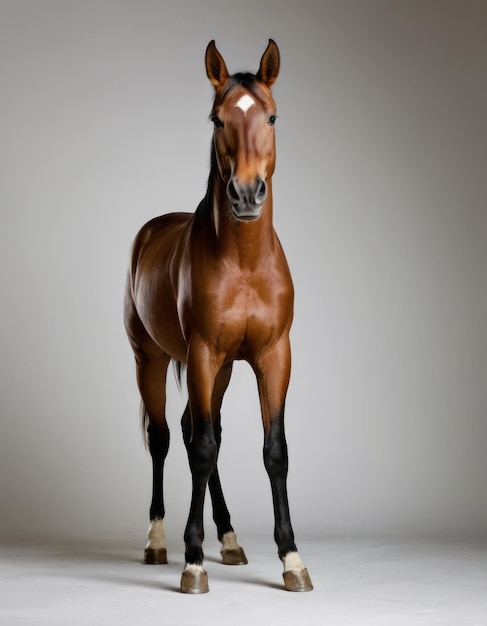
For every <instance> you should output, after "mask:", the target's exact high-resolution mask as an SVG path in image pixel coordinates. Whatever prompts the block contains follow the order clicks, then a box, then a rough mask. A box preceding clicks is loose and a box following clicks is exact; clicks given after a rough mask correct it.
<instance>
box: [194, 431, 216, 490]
mask: <svg viewBox="0 0 487 626" xmlns="http://www.w3.org/2000/svg"><path fill="white" fill-rule="evenodd" d="M217 455H218V444H217V441H216V437H215V433H214V431H213V427H212V426H211V424H208V425H205V426H204V428H202V429H201V430H200V432H197V433H194V432H193V435H192V438H191V441H190V442H189V444H188V457H189V462H190V465H191V470H192V472H193V473H194V474H197V475H200V476H201V477H202V478H204V479H205V480H208V479H209V477H210V474H211V472H212V470H213V467H214V466H215V463H216V459H217Z"/></svg>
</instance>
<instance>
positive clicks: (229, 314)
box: [208, 283, 286, 358]
mask: <svg viewBox="0 0 487 626" xmlns="http://www.w3.org/2000/svg"><path fill="white" fill-rule="evenodd" d="M208 304H209V306H211V305H213V307H214V312H215V313H216V315H215V317H214V320H215V322H216V323H214V324H211V328H210V329H209V330H210V333H209V339H210V341H211V342H212V343H213V344H214V346H215V348H216V350H217V352H221V353H226V354H228V355H229V356H231V357H232V358H245V357H246V355H247V353H249V352H252V351H253V350H254V346H257V345H258V346H261V345H263V344H267V343H270V342H272V338H273V336H274V335H276V334H277V335H278V334H280V332H281V330H282V327H283V326H284V325H285V317H286V316H285V314H283V313H284V312H285V307H284V308H283V303H282V302H281V301H280V298H279V297H276V294H275V292H271V291H270V290H268V289H266V288H265V285H260V284H257V285H255V284H252V283H250V284H246V283H237V284H235V285H233V286H232V287H230V288H229V289H227V292H226V293H225V294H222V295H221V297H220V298H218V297H217V298H214V299H213V300H212V301H211V299H210V302H209V303H208Z"/></svg>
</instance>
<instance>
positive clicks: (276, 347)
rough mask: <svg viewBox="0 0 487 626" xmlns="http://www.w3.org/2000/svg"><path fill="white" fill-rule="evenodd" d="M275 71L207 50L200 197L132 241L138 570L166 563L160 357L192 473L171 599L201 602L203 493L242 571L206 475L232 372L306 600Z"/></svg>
mask: <svg viewBox="0 0 487 626" xmlns="http://www.w3.org/2000/svg"><path fill="white" fill-rule="evenodd" d="M278 71H279V50H278V48H277V45H276V44H275V42H274V41H272V40H269V45H268V47H267V49H266V51H265V52H264V54H263V56H262V59H261V62H260V68H259V71H258V72H257V74H255V75H254V74H250V73H245V74H242V73H240V74H235V75H233V76H230V75H229V74H228V71H227V68H226V65H225V62H224V60H223V58H222V56H221V55H220V53H219V52H218V50H217V49H216V46H215V43H214V41H212V42H210V44H209V45H208V48H207V50H206V72H207V75H208V78H209V79H210V81H211V83H212V84H213V86H214V88H215V100H214V104H213V109H212V112H211V120H212V121H213V123H214V137H213V143H212V150H211V167H210V176H209V181H208V188H207V192H206V195H205V197H204V199H203V200H202V202H201V203H200V204H199V206H198V208H197V209H196V211H195V213H193V214H191V213H170V214H167V215H163V216H161V217H157V218H155V219H153V220H152V221H150V222H149V223H148V224H146V225H145V226H144V227H143V228H142V229H141V230H140V232H139V233H138V235H137V237H136V239H135V242H134V246H133V252H132V262H131V267H130V272H129V278H128V282H127V292H126V297H125V325H126V329H127V334H128V337H129V340H130V343H131V345H132V348H133V351H134V354H135V360H136V367H137V382H138V386H139V390H140V394H141V396H142V402H143V406H144V412H143V414H144V426H147V437H148V445H149V450H150V453H151V456H152V463H153V492H152V503H151V508H150V519H151V526H150V529H149V543H148V544H147V547H146V550H145V562H146V563H166V562H167V557H166V547H165V544H164V531H163V518H164V513H165V510H164V500H163V487H162V479H163V467H164V460H165V458H166V454H167V451H168V446H169V430H168V427H167V422H166V415H165V400H166V392H165V379H166V372H167V368H168V365H169V362H170V361H171V359H173V360H174V361H175V362H176V363H177V364H178V365H179V373H180V372H181V364H185V365H186V368H187V385H188V395H189V401H188V405H187V406H186V409H185V411H184V414H183V418H182V429H183V436H184V442H185V445H186V448H187V452H188V458H189V464H190V468H191V474H192V499H191V508H190V512H189V518H188V523H187V525H186V530H185V534H184V539H185V545H186V552H185V560H186V566H185V568H184V571H183V574H182V579H181V590H182V591H183V592H186V593H205V592H207V591H208V577H207V574H206V572H205V570H204V569H203V549H202V546H203V504H204V498H205V493H206V488H207V485H208V486H209V490H210V494H211V499H212V504H213V517H214V520H215V523H216V526H217V531H218V538H219V539H220V541H221V543H222V550H221V554H222V560H223V563H225V564H229V565H236V564H245V563H247V559H246V557H245V553H244V551H243V550H242V548H241V547H240V546H239V544H238V543H237V539H236V536H235V533H234V531H233V528H232V525H231V523H230V514H229V512H228V509H227V506H226V504H225V500H224V497H223V493H222V489H221V485H220V479H219V476H218V469H217V457H218V451H219V448H220V442H221V425H220V407H221V404H222V400H223V395H224V393H225V390H226V389H227V386H228V384H229V382H230V376H231V373H232V364H233V362H234V361H235V360H236V359H237V360H238V359H243V360H245V361H247V362H248V363H249V364H250V365H251V367H252V368H253V370H254V372H255V375H256V377H257V383H258V389H259V397H260V403H261V408H262V420H263V425H264V463H265V467H266V470H267V472H268V475H269V478H270V482H271V487H272V495H273V503H274V513H275V533H274V536H275V540H276V543H277V546H278V553H279V557H280V558H281V560H282V561H283V564H284V574H283V576H284V584H285V588H286V589H287V590H289V591H308V590H310V589H312V585H311V580H310V578H309V576H308V572H307V570H306V568H305V567H304V564H303V562H302V561H301V559H300V557H299V555H298V552H297V549H296V545H295V543H294V535H293V530H292V526H291V520H290V516H289V506H288V498H287V488H286V478H287V471H288V457H287V446H286V439H285V435H284V403H285V398H286V392H287V388H288V383H289V375H290V367H291V352H290V345H289V329H290V327H291V322H292V318H293V284H292V281H291V275H290V273H289V269H288V265H287V262H286V258H285V256H284V252H283V250H282V247H281V244H280V243H279V239H278V238H277V235H276V233H275V231H274V228H273V225H272V174H273V172H274V166H275V141H274V123H275V121H276V105H275V103H274V100H273V98H272V96H271V92H270V87H271V85H272V84H273V83H274V81H275V80H276V78H277V75H278Z"/></svg>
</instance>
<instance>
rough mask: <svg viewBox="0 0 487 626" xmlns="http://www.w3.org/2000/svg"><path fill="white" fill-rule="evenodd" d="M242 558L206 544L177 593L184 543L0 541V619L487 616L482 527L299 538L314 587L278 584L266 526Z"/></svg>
mask: <svg viewBox="0 0 487 626" xmlns="http://www.w3.org/2000/svg"><path fill="white" fill-rule="evenodd" d="M239 539H240V542H241V543H242V545H243V546H244V548H245V550H246V552H247V557H248V559H249V565H247V566H240V567H229V566H224V565H221V564H220V563H219V562H218V557H219V545H218V543H217V542H216V540H215V541H213V540H211V539H208V540H207V542H206V543H205V549H206V550H205V551H206V557H207V559H206V569H207V571H208V574H209V578H210V593H209V594H206V595H201V596H186V595H183V594H181V593H179V592H178V585H179V578H180V574H181V570H182V567H183V546H182V543H181V542H180V541H179V540H178V541H176V542H175V541H171V540H170V539H169V542H168V548H169V560H170V562H169V564H168V565H165V566H155V565H152V566H149V565H143V564H142V563H141V555H142V550H143V543H144V542H143V539H141V538H140V537H139V538H137V540H136V539H135V538H134V537H125V538H123V537H117V538H111V539H110V540H101V538H94V539H90V540H84V541H79V542H53V541H45V542H35V543H26V542H3V543H0V624H1V626H4V625H5V626H7V625H8V626H15V625H17V624H29V625H33V626H44V625H46V626H47V625H49V626H57V625H62V626H77V625H79V624H89V625H90V626H98V625H100V626H104V625H105V624H117V625H124V624H133V625H134V626H139V625H142V624H143V625H144V626H151V625H152V624H154V625H155V624H157V625H158V626H160V625H162V624H166V625H167V626H178V625H182V626H183V625H184V626H192V625H195V626H196V625H198V626H206V625H211V626H217V625H220V624H230V625H232V624H237V625H240V624H245V625H251V626H254V625H259V624H265V625H266V626H274V625H279V626H283V625H284V626H286V625H290V624H293V625H297V626H305V625H307V624H318V625H320V626H321V625H330V626H342V625H353V626H356V625H357V626H369V625H370V626H381V625H385V626H398V625H401V626H402V625H404V626H416V625H424V626H436V625H438V626H450V625H451V626H467V625H468V626H481V625H482V626H487V538H485V539H483V540H482V539H478V540H472V539H470V540H460V539H457V540H453V539H449V540H448V539H445V538H443V539H438V538H434V539H431V538H430V539H426V538H417V537H416V538H405V537H397V536H386V537H378V536H372V537H371V536H367V537H364V536H360V537H357V536H346V535H343V536H341V535H338V536H336V535H324V536H308V537H304V538H303V537H301V538H300V541H299V548H300V553H301V556H302V558H303V560H304V561H305V563H306V565H307V567H308V570H309V572H310V575H311V577H312V580H313V583H314V586H315V589H314V591H312V592H310V593H298V594H294V593H287V592H285V591H283V590H282V577H281V570H282V568H281V564H280V562H279V560H278V559H277V555H276V550H275V547H274V545H273V543H272V539H271V538H270V537H268V536H265V537H264V536H255V535H253V536H245V535H241V536H239Z"/></svg>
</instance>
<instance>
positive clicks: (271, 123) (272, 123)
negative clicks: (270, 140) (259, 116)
mask: <svg viewBox="0 0 487 626" xmlns="http://www.w3.org/2000/svg"><path fill="white" fill-rule="evenodd" d="M276 120H277V116H276V115H271V116H270V118H269V124H270V125H271V126H274V124H275V123H276Z"/></svg>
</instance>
